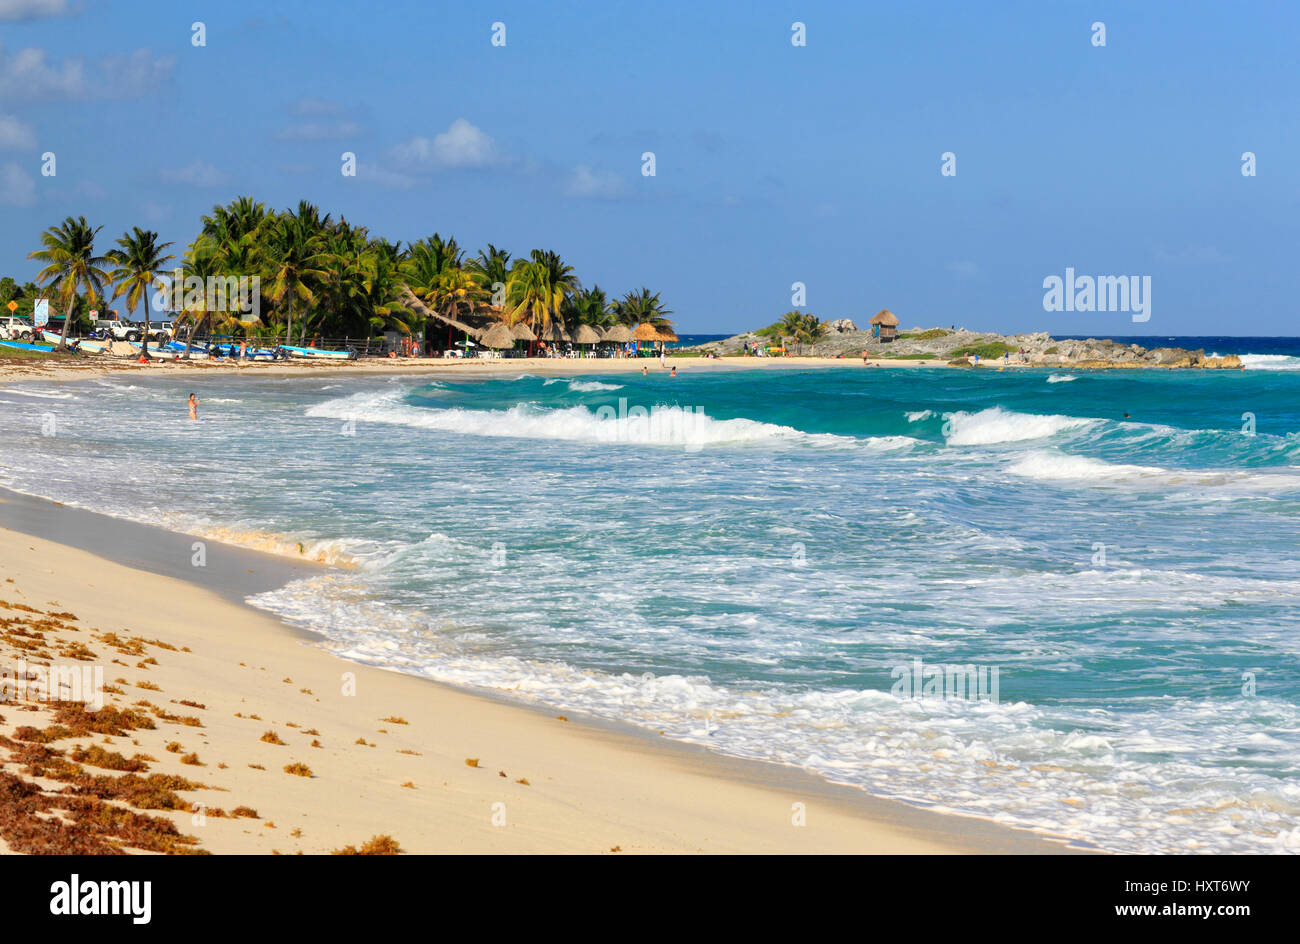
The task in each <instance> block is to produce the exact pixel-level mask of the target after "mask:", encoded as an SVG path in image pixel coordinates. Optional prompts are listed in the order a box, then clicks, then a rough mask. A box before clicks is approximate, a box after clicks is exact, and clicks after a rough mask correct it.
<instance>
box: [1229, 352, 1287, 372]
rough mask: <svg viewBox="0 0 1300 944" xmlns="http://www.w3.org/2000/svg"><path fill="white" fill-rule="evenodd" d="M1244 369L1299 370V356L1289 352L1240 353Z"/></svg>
mask: <svg viewBox="0 0 1300 944" xmlns="http://www.w3.org/2000/svg"><path fill="white" fill-rule="evenodd" d="M1240 356H1241V364H1242V366H1243V367H1245V368H1246V370H1300V357H1292V356H1290V355H1289V354H1242V355H1240Z"/></svg>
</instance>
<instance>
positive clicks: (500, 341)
mask: <svg viewBox="0 0 1300 944" xmlns="http://www.w3.org/2000/svg"><path fill="white" fill-rule="evenodd" d="M478 339H479V343H480V344H482V345H483V346H484V347H491V348H496V349H497V350H502V349H504V348H509V347H514V346H515V336H514V333H513V332H512V331H511V330H510V326H509V325H504V324H502V323H501V322H499V321H495V322H493V323H492V324H490V325H488V326H487V327H486V328H485V329H484V330H483V332H482V333H481V334H480V335H479V338H478Z"/></svg>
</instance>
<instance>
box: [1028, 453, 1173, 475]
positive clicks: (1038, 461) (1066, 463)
mask: <svg viewBox="0 0 1300 944" xmlns="http://www.w3.org/2000/svg"><path fill="white" fill-rule="evenodd" d="M1008 471H1009V472H1011V473H1012V474H1013V475H1019V476H1022V477H1024V478H1029V479H1040V480H1043V481H1049V482H1050V481H1061V480H1071V479H1077V480H1083V481H1102V482H1104V481H1114V480H1118V479H1133V478H1143V477H1148V478H1149V477H1152V476H1160V475H1166V474H1167V473H1166V471H1165V470H1164V469H1160V468H1156V467H1155V466H1146V465H1123V464H1118V463H1111V462H1103V461H1101V460H1100V459H1090V458H1088V457H1087V456H1072V455H1067V454H1066V453H1063V452H1055V451H1050V450H1048V451H1042V452H1032V453H1030V454H1028V455H1026V456H1024V457H1023V458H1021V459H1020V460H1019V461H1017V462H1014V463H1012V465H1011V466H1010V467H1009V468H1008Z"/></svg>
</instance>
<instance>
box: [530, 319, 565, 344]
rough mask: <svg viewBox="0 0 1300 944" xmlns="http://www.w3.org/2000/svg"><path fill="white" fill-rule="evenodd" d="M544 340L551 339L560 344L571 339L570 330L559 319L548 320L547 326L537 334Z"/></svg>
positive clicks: (553, 342) (550, 340) (552, 341)
mask: <svg viewBox="0 0 1300 944" xmlns="http://www.w3.org/2000/svg"><path fill="white" fill-rule="evenodd" d="M537 337H538V338H540V339H541V340H543V341H549V342H551V343H552V344H558V343H559V342H561V341H571V340H572V338H570V337H569V332H568V331H566V330H565V329H564V325H562V324H560V322H558V321H551V322H548V323H547V325H546V327H545V328H543V329H542V330H541V332H540V333H539V334H538V335H537Z"/></svg>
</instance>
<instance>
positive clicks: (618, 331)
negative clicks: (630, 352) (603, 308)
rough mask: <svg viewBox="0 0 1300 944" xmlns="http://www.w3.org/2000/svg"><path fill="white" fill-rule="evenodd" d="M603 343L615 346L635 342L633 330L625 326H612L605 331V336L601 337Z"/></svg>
mask: <svg viewBox="0 0 1300 944" xmlns="http://www.w3.org/2000/svg"><path fill="white" fill-rule="evenodd" d="M601 340H602V341H609V342H611V343H613V344H628V343H629V342H631V341H635V340H636V338H634V337H632V329H631V328H629V327H628V326H627V325H625V324H616V325H610V326H609V327H608V328H606V329H605V334H604V336H603V337H601Z"/></svg>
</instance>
